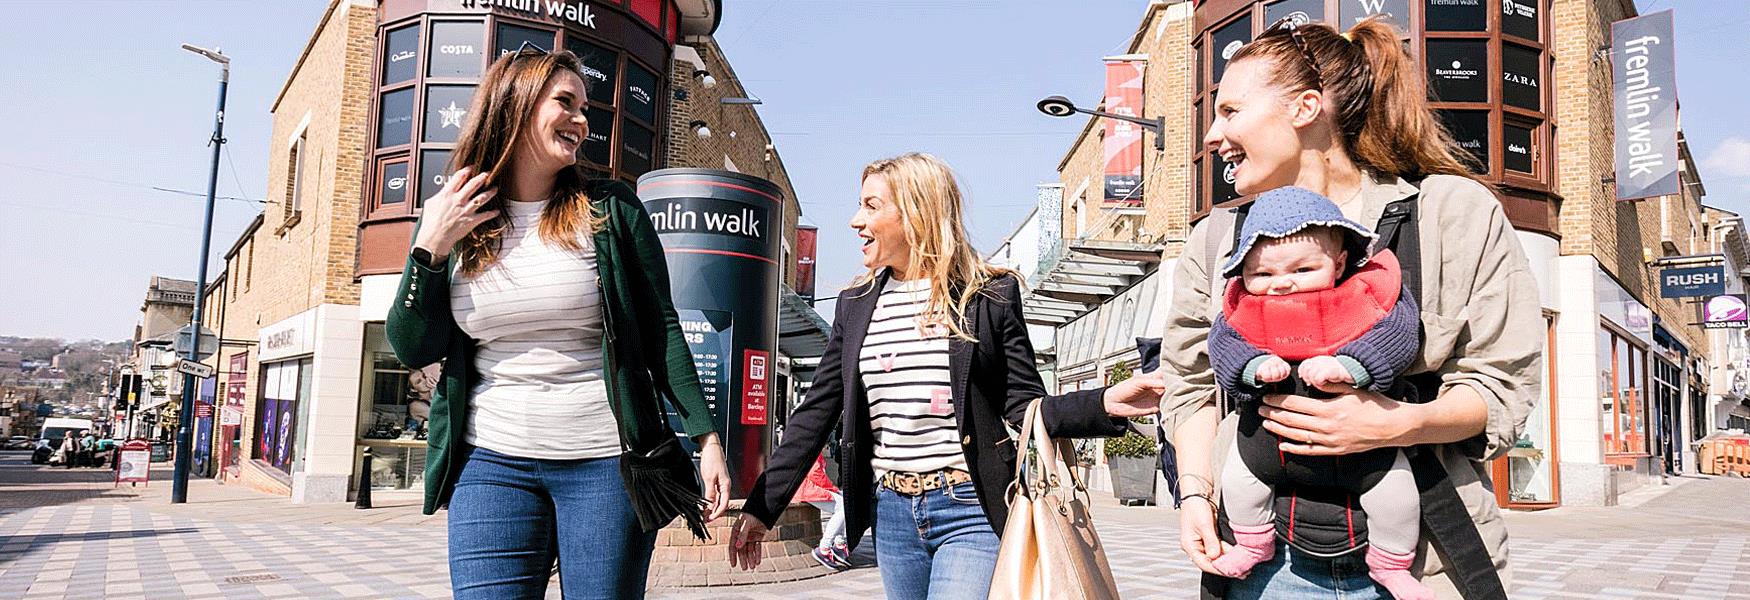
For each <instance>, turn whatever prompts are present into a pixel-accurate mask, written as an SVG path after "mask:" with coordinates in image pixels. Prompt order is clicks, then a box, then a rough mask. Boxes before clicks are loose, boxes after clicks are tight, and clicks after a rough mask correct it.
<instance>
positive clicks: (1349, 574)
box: [1227, 542, 1391, 600]
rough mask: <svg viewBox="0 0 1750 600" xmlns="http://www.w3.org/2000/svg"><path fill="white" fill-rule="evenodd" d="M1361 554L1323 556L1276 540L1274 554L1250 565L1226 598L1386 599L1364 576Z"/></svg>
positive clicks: (1245, 599)
mask: <svg viewBox="0 0 1750 600" xmlns="http://www.w3.org/2000/svg"><path fill="white" fill-rule="evenodd" d="M1363 554H1364V553H1363V552H1351V553H1349V554H1346V555H1344V556H1340V557H1337V558H1334V559H1326V558H1319V557H1316V556H1312V555H1310V554H1303V553H1301V552H1300V551H1299V550H1295V549H1293V548H1291V547H1290V546H1289V545H1288V544H1285V543H1282V542H1277V543H1276V556H1275V558H1271V559H1270V560H1269V561H1267V562H1263V563H1259V564H1258V566H1256V567H1253V568H1252V574H1251V576H1249V577H1246V578H1245V579H1244V580H1239V581H1235V582H1233V584H1232V585H1231V586H1229V587H1228V590H1227V600H1254V599H1259V600H1261V599H1264V598H1294V599H1296V600H1300V599H1302V598H1305V599H1307V600H1325V599H1330V600H1388V599H1389V598H1391V595H1389V594H1387V593H1386V591H1385V588H1381V587H1379V586H1378V584H1375V583H1374V582H1373V579H1372V578H1370V577H1368V576H1367V564H1366V563H1365V562H1363Z"/></svg>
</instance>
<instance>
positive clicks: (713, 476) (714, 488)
mask: <svg viewBox="0 0 1750 600" xmlns="http://www.w3.org/2000/svg"><path fill="white" fill-rule="evenodd" d="M699 479H701V480H703V481H704V483H705V502H706V504H707V505H708V506H707V507H706V512H705V521H706V522H711V521H715V520H717V518H718V517H721V516H723V513H725V512H728V511H729V463H728V461H726V460H725V459H724V457H723V441H722V438H720V437H718V436H717V434H716V433H709V434H706V435H705V436H704V438H703V439H701V440H699Z"/></svg>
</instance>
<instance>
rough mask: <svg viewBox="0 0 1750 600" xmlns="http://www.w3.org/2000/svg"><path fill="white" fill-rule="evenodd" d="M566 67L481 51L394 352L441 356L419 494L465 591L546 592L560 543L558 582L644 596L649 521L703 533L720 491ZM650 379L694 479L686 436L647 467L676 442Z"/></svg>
mask: <svg viewBox="0 0 1750 600" xmlns="http://www.w3.org/2000/svg"><path fill="white" fill-rule="evenodd" d="M578 68H579V65H578V61H577V58H576V57H574V56H572V55H571V54H570V53H549V52H546V51H544V50H539V49H529V48H526V47H525V48H524V49H521V50H519V51H517V52H514V53H510V54H506V55H504V56H501V57H499V59H498V60H497V61H495V62H494V63H493V64H492V66H491V67H490V68H489V69H487V71H486V75H485V77H484V78H483V79H482V80H481V82H480V87H479V89H478V91H477V92H476V93H475V96H474V102H473V107H472V108H471V109H470V110H469V112H468V115H469V120H468V121H467V123H466V124H465V125H464V128H463V131H462V134H461V137H460V140H459V141H458V142H457V144H456V149H455V152H454V158H453V159H452V163H453V164H452V166H453V167H454V168H455V169H456V170H455V174H454V175H452V176H451V177H450V178H449V181H448V182H447V183H446V184H445V185H444V187H443V191H441V192H439V193H438V194H437V195H436V196H435V197H433V198H432V199H431V200H429V201H427V202H426V204H425V206H424V213H423V214H422V216H421V217H420V221H419V224H418V226H417V227H416V229H415V232H414V238H413V249H412V252H411V253H410V254H411V255H410V256H409V258H408V260H407V266H406V269H405V271H404V272H403V273H402V276H401V287H400V290H399V291H398V292H397V293H396V296H395V297H396V300H397V301H396V302H395V303H394V304H393V305H392V306H391V308H390V312H389V318H388V324H387V329H388V337H389V343H390V345H391V346H393V347H394V349H395V355H396V356H397V357H398V358H399V359H400V360H401V362H402V363H404V364H406V365H407V366H409V367H411V368H415V369H418V368H421V367H424V366H426V365H430V364H432V363H436V362H438V361H440V360H441V361H444V362H443V368H442V376H441V381H440V383H439V384H438V387H437V390H436V392H435V394H434V395H433V398H432V403H431V420H430V422H429V426H430V428H429V436H428V438H429V439H428V440H427V444H428V451H427V455H426V456H427V462H426V477H425V486H426V496H425V513H426V514H432V513H433V512H435V511H436V510H437V509H438V508H439V507H442V506H445V505H448V506H449V554H450V581H451V583H452V587H453V588H454V592H455V596H456V597H457V598H540V597H542V596H543V594H545V591H546V586H547V580H548V578H549V574H550V573H551V569H552V567H553V564H554V561H555V560H557V561H558V564H559V570H560V573H559V576H560V582H561V585H562V588H563V590H564V595H565V598H567V599H571V598H641V597H643V595H644V586H645V576H646V574H647V572H648V569H649V566H650V555H651V553H652V550H653V549H654V547H655V541H656V531H655V529H656V528H658V527H661V526H662V525H663V524H665V523H666V522H667V521H669V520H672V519H673V518H674V517H675V516H677V515H678V516H680V517H682V518H684V519H686V521H687V524H688V526H689V527H691V528H692V529H693V530H694V532H695V533H696V534H698V535H702V530H703V523H704V521H705V520H708V519H714V518H716V517H718V516H721V515H722V513H723V511H724V509H725V506H726V504H727V502H728V500H729V477H728V471H727V469H726V468H725V463H724V457H723V446H722V444H721V442H720V441H719V440H718V435H717V432H716V430H715V426H714V425H713V424H712V419H711V415H710V411H709V410H708V408H707V406H706V404H705V400H704V396H703V395H702V394H701V392H700V388H699V379H698V374H697V373H696V372H695V371H694V368H693V359H692V354H691V352H690V351H689V350H688V349H687V345H686V341H685V339H684V338H683V337H682V333H681V330H680V326H679V321H678V319H677V318H676V315H675V310H674V304H673V301H672V299H671V298H670V297H669V283H668V268H667V263H666V262H665V261H664V259H663V251H662V246H661V244H660V243H659V242H658V240H657V236H656V232H655V230H654V229H652V228H651V225H650V218H649V216H648V215H647V214H646V213H645V212H644V205H643V203H642V202H640V201H639V200H638V198H637V196H636V195H635V194H634V192H633V191H632V189H631V188H630V187H629V186H627V185H626V184H624V183H621V182H619V181H612V180H596V179H587V178H585V177H584V174H583V172H582V171H581V170H580V169H579V168H578V167H577V166H576V164H575V163H576V158H575V157H576V156H577V150H578V145H579V144H580V143H582V141H583V140H584V139H585V138H586V137H587V136H588V135H589V122H588V121H587V120H586V119H585V118H584V113H585V111H586V108H585V104H584V99H585V98H586V96H585V93H584V80H583V78H582V77H581V76H579V75H578ZM662 397H666V398H668V399H669V401H670V405H671V406H673V408H674V410H675V411H676V412H678V413H679V414H680V416H681V419H682V420H683V421H684V424H685V426H686V429H687V433H688V434H689V435H691V436H692V438H693V439H694V440H695V441H697V442H698V444H699V446H700V448H701V450H700V452H699V460H700V471H702V473H703V480H704V490H702V492H701V491H699V490H698V489H697V486H698V485H699V484H698V481H697V480H696V479H695V477H696V475H695V473H694V471H693V468H692V465H691V463H690V462H688V461H687V459H686V458H685V457H684V455H682V456H679V458H678V460H679V463H680V466H678V467H674V468H672V469H671V470H670V472H669V473H668V475H670V476H668V477H664V476H662V474H661V473H658V474H657V475H654V476H653V475H652V471H651V470H649V469H645V468H644V466H645V464H644V462H643V460H642V459H644V458H645V457H649V456H676V453H678V452H679V450H678V449H677V448H675V447H674V446H672V445H673V444H675V436H674V433H673V432H672V431H670V430H669V429H668V425H667V420H666V417H665V416H664V415H663V406H662V403H661V400H660V399H659V398H662ZM664 450H667V452H664ZM674 471H679V472H678V473H676V472H674ZM688 488H691V489H688ZM702 505H703V506H702Z"/></svg>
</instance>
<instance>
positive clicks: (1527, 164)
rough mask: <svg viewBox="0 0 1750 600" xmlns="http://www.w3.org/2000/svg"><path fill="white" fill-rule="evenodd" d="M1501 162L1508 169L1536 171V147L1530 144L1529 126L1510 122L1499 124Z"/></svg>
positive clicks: (1527, 171)
mask: <svg viewBox="0 0 1750 600" xmlns="http://www.w3.org/2000/svg"><path fill="white" fill-rule="evenodd" d="M1501 145H1502V153H1501V157H1502V158H1501V164H1502V166H1505V167H1507V170H1509V171H1518V172H1520V173H1525V174H1528V175H1529V174H1534V173H1537V168H1536V166H1537V162H1536V160H1534V159H1535V156H1536V148H1534V147H1533V146H1532V144H1531V128H1529V127H1525V126H1522V125H1515V124H1512V123H1503V124H1502V125H1501Z"/></svg>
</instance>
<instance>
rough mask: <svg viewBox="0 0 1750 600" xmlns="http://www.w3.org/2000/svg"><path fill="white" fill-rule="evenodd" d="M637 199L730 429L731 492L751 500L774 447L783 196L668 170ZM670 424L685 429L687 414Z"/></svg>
mask: <svg viewBox="0 0 1750 600" xmlns="http://www.w3.org/2000/svg"><path fill="white" fill-rule="evenodd" d="M638 197H639V198H641V199H643V201H644V208H645V210H647V211H649V213H650V223H651V225H653V226H655V228H656V232H657V234H658V236H660V237H661V239H662V246H663V250H664V252H665V253H666V254H667V256H668V276H669V285H670V287H671V292H672V294H673V297H674V305H675V310H676V312H678V313H679V315H680V321H681V329H682V330H683V331H684V332H685V333H686V338H687V345H688V346H689V347H690V348H691V349H692V352H693V362H694V364H695V365H697V367H698V370H699V383H700V384H701V385H702V386H703V388H704V392H705V400H706V402H707V403H709V404H710V406H711V411H712V414H713V415H714V416H715V417H716V419H717V424H718V426H719V428H721V429H722V431H723V444H724V449H725V451H726V452H727V454H728V458H729V472H730V475H731V478H732V479H733V480H734V489H733V491H732V494H733V495H734V497H737V498H740V497H743V496H744V495H745V494H746V490H747V489H748V488H749V487H751V486H752V485H753V482H754V479H756V478H758V477H759V474H760V471H762V470H764V469H765V466H766V456H767V449H768V448H770V447H771V435H772V432H771V418H770V415H771V410H772V409H771V407H770V403H771V401H772V400H773V398H774V396H776V395H777V392H776V391H775V390H774V389H773V382H774V380H775V377H774V375H775V372H774V371H775V368H776V362H777V350H778V319H777V317H778V288H779V284H780V283H782V281H783V272H782V270H781V268H780V267H781V263H780V262H779V261H781V260H783V257H784V236H783V230H782V228H783V223H784V200H783V192H782V191H781V190H780V189H779V188H778V186H777V185H776V184H773V183H772V182H770V181H766V180H764V179H760V178H758V177H753V176H750V175H744V174H741V173H732V172H729V171H719V170H715V169H663V170H660V171H652V172H650V173H647V174H645V175H644V176H643V177H640V178H638ZM669 419H670V422H671V423H673V424H675V425H676V428H677V430H678V429H679V421H680V419H679V416H678V415H675V414H673V413H672V411H671V413H670V415H669ZM689 443H690V442H689Z"/></svg>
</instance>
